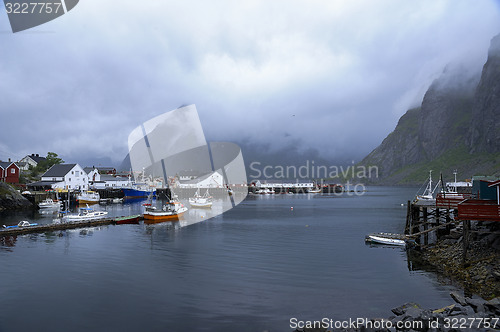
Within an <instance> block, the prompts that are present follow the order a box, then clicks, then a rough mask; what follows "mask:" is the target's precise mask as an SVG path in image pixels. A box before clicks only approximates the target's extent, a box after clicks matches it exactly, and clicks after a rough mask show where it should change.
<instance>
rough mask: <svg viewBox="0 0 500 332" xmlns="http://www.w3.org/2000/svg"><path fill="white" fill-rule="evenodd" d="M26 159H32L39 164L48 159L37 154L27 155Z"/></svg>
mask: <svg viewBox="0 0 500 332" xmlns="http://www.w3.org/2000/svg"><path fill="white" fill-rule="evenodd" d="M26 157H30V158H31V159H33V161H34V162H36V163H37V164H38V163H39V162H41V161H44V160H46V159H47V158H45V157H40V156H39V155H36V154H34V153H33V154H30V155H27V156H26Z"/></svg>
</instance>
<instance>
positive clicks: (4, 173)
mask: <svg viewBox="0 0 500 332" xmlns="http://www.w3.org/2000/svg"><path fill="white" fill-rule="evenodd" d="M19 173H20V168H19V166H17V165H16V163H14V162H12V161H10V160H9V161H1V162H0V182H6V183H12V184H17V183H19Z"/></svg>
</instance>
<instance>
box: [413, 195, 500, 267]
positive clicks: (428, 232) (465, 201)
mask: <svg viewBox="0 0 500 332" xmlns="http://www.w3.org/2000/svg"><path fill="white" fill-rule="evenodd" d="M496 203H497V202H495V201H491V200H477V199H471V198H462V199H457V198H455V197H446V196H445V195H442V194H438V196H437V198H436V203H435V204H434V205H422V204H419V203H418V202H410V201H408V205H407V212H406V225H405V235H406V237H407V238H409V239H413V240H414V241H415V243H416V244H417V246H419V247H421V248H425V247H426V246H428V245H429V244H430V242H431V241H433V242H437V241H439V240H440V239H441V238H442V237H443V236H446V235H449V234H450V232H451V230H452V229H453V228H454V229H456V230H458V231H460V228H461V233H462V234H461V237H462V244H463V264H464V265H466V262H467V250H468V248H469V243H470V241H471V235H472V234H473V233H475V232H476V231H472V230H471V222H481V221H497V222H500V205H499V204H496ZM491 233H495V232H491Z"/></svg>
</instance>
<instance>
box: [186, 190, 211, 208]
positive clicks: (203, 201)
mask: <svg viewBox="0 0 500 332" xmlns="http://www.w3.org/2000/svg"><path fill="white" fill-rule="evenodd" d="M189 204H190V205H191V206H192V207H195V208H211V207H212V204H213V201H212V196H210V193H209V192H208V189H207V191H206V192H205V194H204V195H203V196H200V194H199V190H197V191H196V193H195V194H194V197H191V198H189Z"/></svg>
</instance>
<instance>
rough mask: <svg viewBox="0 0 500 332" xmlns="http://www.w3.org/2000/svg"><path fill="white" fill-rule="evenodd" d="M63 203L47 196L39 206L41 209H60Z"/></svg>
mask: <svg viewBox="0 0 500 332" xmlns="http://www.w3.org/2000/svg"><path fill="white" fill-rule="evenodd" d="M61 204H62V202H61V201H54V200H53V199H52V198H46V199H44V200H43V201H41V202H40V203H38V207H39V208H40V209H59V208H60V207H61Z"/></svg>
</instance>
